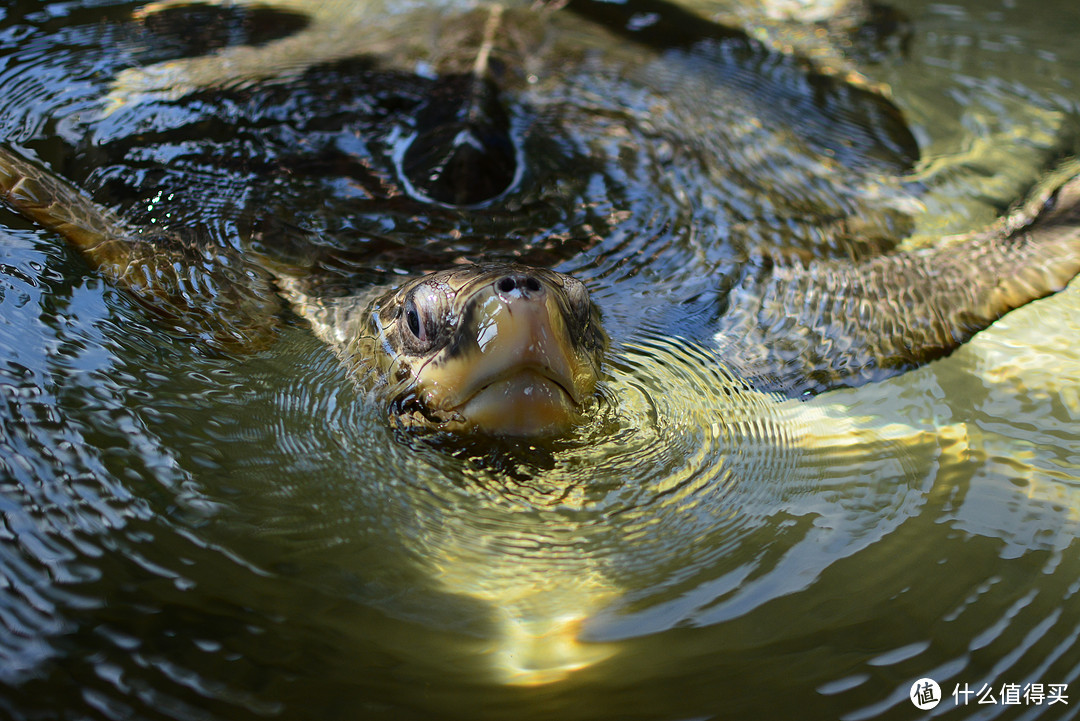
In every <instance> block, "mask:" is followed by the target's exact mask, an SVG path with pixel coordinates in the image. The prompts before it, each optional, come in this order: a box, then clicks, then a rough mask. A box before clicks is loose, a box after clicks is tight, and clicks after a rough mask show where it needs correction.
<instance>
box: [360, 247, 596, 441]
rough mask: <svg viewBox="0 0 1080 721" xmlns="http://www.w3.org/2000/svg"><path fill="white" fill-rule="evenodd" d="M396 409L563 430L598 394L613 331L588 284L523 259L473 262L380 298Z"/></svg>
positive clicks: (538, 430)
mask: <svg viewBox="0 0 1080 721" xmlns="http://www.w3.org/2000/svg"><path fill="white" fill-rule="evenodd" d="M372 311H373V312H372V315H371V321H372V327H373V330H374V331H375V335H376V337H377V340H378V342H377V344H376V346H377V347H376V351H375V352H376V354H377V355H378V356H380V358H379V361H380V363H379V365H380V366H381V368H382V370H383V373H384V376H385V378H386V380H387V382H388V383H389V388H390V396H391V409H392V413H393V414H394V415H395V416H396V417H397V419H399V421H400V422H401V423H403V424H405V425H424V426H430V427H433V428H439V429H443V430H451V431H466V432H469V431H478V432H481V433H489V434H494V435H507V436H554V435H559V434H561V433H564V432H565V431H566V430H568V429H569V428H570V426H572V425H573V424H574V423H575V422H577V421H579V420H580V419H581V417H582V412H583V411H584V409H585V408H586V406H587V405H588V404H589V403H590V401H591V400H592V398H593V396H594V393H595V391H596V382H597V378H598V376H599V373H600V362H601V357H602V355H603V352H604V349H605V348H606V345H607V336H606V335H605V334H604V331H603V329H602V327H601V326H600V313H599V311H598V310H597V308H596V306H595V305H594V304H593V302H592V300H591V299H590V298H589V293H588V291H587V290H586V289H585V286H584V285H583V284H582V283H581V282H580V281H578V280H576V279H574V278H571V277H569V276H567V275H563V274H561V273H556V272H554V271H550V270H545V269H540V268H532V267H528V266H522V265H511V264H497V265H473V266H463V267H459V268H454V269H450V270H445V271H439V272H436V273H432V274H430V275H426V276H424V277H422V278H418V279H416V280H413V281H411V282H409V283H406V284H405V285H404V286H402V287H401V288H399V289H397V290H396V291H393V292H391V293H389V294H387V295H385V296H383V297H382V298H381V299H380V300H379V301H377V302H376V303H375V305H374V306H373V308H372Z"/></svg>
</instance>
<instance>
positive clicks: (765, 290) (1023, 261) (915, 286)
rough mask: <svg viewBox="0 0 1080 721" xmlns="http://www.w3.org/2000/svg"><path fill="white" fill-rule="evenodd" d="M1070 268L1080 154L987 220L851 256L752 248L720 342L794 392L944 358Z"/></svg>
mask: <svg viewBox="0 0 1080 721" xmlns="http://www.w3.org/2000/svg"><path fill="white" fill-rule="evenodd" d="M1077 273H1080V161H1072V162H1070V163H1068V164H1066V165H1063V166H1062V167H1061V168H1060V169H1059V170H1058V171H1057V172H1056V173H1054V174H1052V175H1051V176H1048V179H1047V180H1046V181H1044V182H1043V183H1042V184H1041V186H1040V188H1039V189H1038V190H1037V191H1036V192H1035V193H1033V194H1032V196H1031V198H1030V199H1029V200H1028V201H1027V202H1026V203H1025V204H1024V205H1023V206H1021V207H1019V208H1018V209H1017V210H1016V211H1014V212H1013V213H1012V214H1010V215H1008V216H1006V217H1004V218H1002V219H1001V220H1000V221H999V222H998V223H996V224H995V225H994V226H992V227H991V228H990V229H989V230H987V231H984V232H981V233H976V234H972V235H969V236H964V237H961V238H957V239H955V240H952V241H942V242H941V243H939V244H937V245H936V246H934V247H927V248H918V249H913V250H904V251H896V252H893V253H889V254H886V255H882V256H877V257H874V258H868V259H866V260H863V261H861V262H858V263H855V264H851V263H847V262H844V261H838V260H837V261H834V260H808V259H805V258H798V259H792V258H781V257H776V256H770V255H760V256H758V257H757V258H755V260H754V262H752V263H750V264H749V265H748V266H747V268H746V270H745V271H744V273H743V275H742V277H741V279H739V280H737V281H736V282H735V283H734V284H733V286H732V287H731V289H730V291H729V292H728V295H727V299H726V308H727V311H726V312H725V314H724V315H723V317H722V319H721V323H722V324H723V330H722V331H721V333H720V334H718V336H717V340H718V342H719V344H720V349H721V352H722V353H723V354H724V356H725V358H726V359H727V360H728V362H729V363H730V364H731V365H732V366H734V367H737V368H739V369H740V370H741V371H742V372H743V373H745V374H746V375H747V376H748V377H749V378H752V379H754V383H755V385H756V386H758V387H760V388H762V389H768V390H778V391H781V392H783V393H785V394H787V395H791V396H795V397H799V396H805V395H810V394H815V393H819V392H822V391H825V390H829V389H831V388H837V387H843V386H859V385H862V384H864V383H867V382H870V381H876V380H881V379H884V378H887V377H890V376H893V375H897V374H899V373H901V372H903V371H905V370H909V369H911V368H914V367H916V366H919V365H922V364H924V363H927V362H929V361H932V360H934V359H937V358H941V357H944V356H946V355H948V354H949V353H951V352H952V351H954V350H955V349H956V348H958V347H959V346H960V345H961V344H962V343H964V342H965V341H967V340H968V339H970V338H971V337H972V336H973V335H975V334H976V333H978V332H979V331H980V330H983V329H984V328H986V327H987V326H989V325H990V324H991V323H993V322H994V321H995V320H997V319H998V318H1000V317H1001V316H1003V315H1005V314H1006V313H1008V312H1009V311H1011V310H1013V309H1015V308H1018V307H1020V306H1022V305H1024V304H1026V303H1029V302H1030V301H1033V300H1036V299H1038V298H1042V297H1044V296H1047V295H1050V294H1052V293H1056V292H1057V291H1059V290H1061V289H1063V288H1064V287H1065V286H1066V285H1067V284H1068V283H1069V281H1070V280H1072V278H1073V277H1074V276H1076V275H1077Z"/></svg>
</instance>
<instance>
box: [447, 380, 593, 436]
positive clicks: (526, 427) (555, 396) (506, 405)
mask: <svg viewBox="0 0 1080 721" xmlns="http://www.w3.org/2000/svg"><path fill="white" fill-rule="evenodd" d="M454 411H455V415H456V416H458V417H459V418H463V419H464V421H465V423H466V424H468V425H470V426H471V427H472V428H474V429H475V430H479V431H481V432H484V433H490V434H492V435H506V436H525V437H545V436H556V435H561V434H563V433H565V432H566V431H568V430H569V429H570V428H571V427H572V426H573V425H574V424H575V423H578V422H580V421H581V418H582V408H581V404H580V403H578V402H576V401H575V400H574V397H573V395H572V394H571V392H570V391H569V390H567V386H566V385H565V383H564V382H562V381H560V380H558V379H556V378H554V377H553V376H552V375H551V374H550V373H548V372H545V369H541V368H532V367H529V368H522V369H518V370H515V371H512V372H509V373H504V374H502V375H500V376H498V377H497V378H495V379H494V380H492V381H491V382H489V383H485V384H484V385H483V386H481V387H480V388H479V389H478V390H477V391H476V392H475V393H473V394H472V395H471V396H470V397H469V398H468V399H467V400H466V401H465V402H464V403H461V404H460V405H458V406H457V407H456V408H455V409H454Z"/></svg>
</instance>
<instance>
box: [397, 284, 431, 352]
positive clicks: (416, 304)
mask: <svg viewBox="0 0 1080 721" xmlns="http://www.w3.org/2000/svg"><path fill="white" fill-rule="evenodd" d="M441 307H442V304H441V303H440V297H439V294H438V293H436V292H434V291H433V290H432V289H431V288H429V287H427V286H426V285H420V286H419V287H417V288H416V289H415V290H414V291H413V292H411V293H409V294H408V296H406V298H405V302H404V303H402V306H401V315H400V316H399V320H398V324H399V325H400V326H401V334H402V337H403V338H404V339H405V340H406V342H407V343H408V345H409V347H410V348H412V350H414V351H416V352H424V351H427V350H429V349H430V348H431V347H432V345H433V344H434V343H435V342H436V340H437V339H438V337H439V326H440V318H441V311H440V308H441Z"/></svg>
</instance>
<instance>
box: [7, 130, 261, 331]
mask: <svg viewBox="0 0 1080 721" xmlns="http://www.w3.org/2000/svg"><path fill="white" fill-rule="evenodd" d="M0 199H2V200H3V201H4V202H5V203H6V204H7V205H9V206H10V207H11V208H12V209H13V210H15V211H16V212H18V213H20V214H21V215H23V216H25V217H27V218H29V219H30V220H33V221H35V222H36V223H38V224H40V225H42V226H43V227H45V228H48V229H49V230H52V231H55V232H56V233H58V234H59V235H61V236H63V238H64V239H65V240H67V242H68V243H69V244H70V245H71V246H72V247H73V248H75V249H77V250H79V251H80V252H81V253H82V255H83V257H84V258H86V260H87V262H89V263H90V265H91V266H93V267H94V268H95V269H96V270H97V271H98V272H99V273H100V274H101V275H102V276H104V277H105V278H106V279H107V280H109V281H110V282H112V283H114V284H115V285H117V286H118V287H120V288H123V289H124V290H126V291H128V292H129V293H131V295H132V296H134V297H135V298H136V299H137V300H139V301H140V302H142V303H143V304H145V305H146V306H148V307H149V308H150V309H151V310H152V311H153V312H154V314H155V315H157V316H159V317H161V318H162V319H164V320H165V321H166V322H168V323H170V324H172V325H174V326H176V327H177V328H178V329H180V330H181V331H182V332H184V333H187V334H194V335H196V336H198V337H200V338H201V339H203V340H204V341H205V342H206V343H207V344H208V345H209V346H211V347H212V348H215V349H218V350H224V351H228V352H243V351H252V350H258V349H260V348H263V347H266V346H267V345H269V344H270V342H272V340H273V337H274V333H275V331H274V328H275V325H276V318H277V313H278V311H279V310H280V301H279V299H278V297H277V295H276V294H275V293H274V291H273V286H272V281H271V279H270V276H269V275H268V274H267V273H266V271H265V270H263V269H262V268H260V267H259V266H256V265H254V264H253V263H251V262H250V261H248V260H247V259H246V258H244V257H243V256H241V255H240V253H239V252H238V251H236V250H235V249H234V248H232V247H230V246H221V245H213V244H209V243H207V244H203V245H200V244H198V243H195V242H194V241H192V240H185V239H182V238H179V237H176V236H174V235H168V234H164V233H157V232H155V231H154V230H153V229H151V228H136V227H132V226H130V225H129V224H127V223H125V222H124V221H123V220H122V219H121V218H119V217H117V216H116V215H115V214H113V213H111V212H110V211H108V210H107V209H105V208H102V207H100V206H99V205H97V204H96V203H94V202H93V201H92V200H91V199H90V198H88V197H87V196H86V195H85V194H83V193H82V192H80V191H79V190H77V189H76V188H74V187H73V186H72V185H70V184H69V183H68V182H67V181H65V180H63V179H61V178H59V177H57V176H55V175H53V174H51V173H49V172H47V171H46V170H43V169H42V168H40V167H38V166H37V165H35V164H33V163H31V162H30V161H28V160H26V159H25V158H23V157H22V156H20V155H18V154H16V153H15V152H14V151H12V150H10V149H8V148H5V147H3V146H0Z"/></svg>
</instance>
